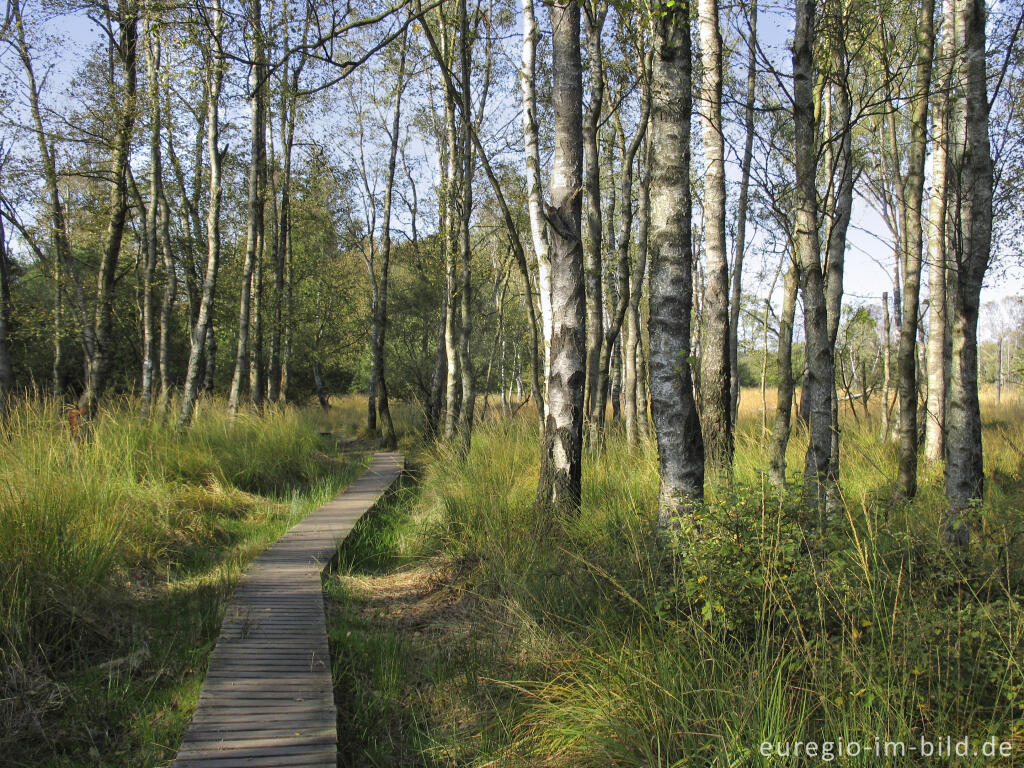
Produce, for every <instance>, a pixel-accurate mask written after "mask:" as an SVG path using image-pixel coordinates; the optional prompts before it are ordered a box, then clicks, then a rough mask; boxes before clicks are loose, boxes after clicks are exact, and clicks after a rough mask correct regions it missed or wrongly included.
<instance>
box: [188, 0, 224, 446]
mask: <svg viewBox="0 0 1024 768" xmlns="http://www.w3.org/2000/svg"><path fill="white" fill-rule="evenodd" d="M210 28H211V31H212V35H213V41H212V42H213V50H212V51H211V53H210V60H209V62H208V72H207V77H208V88H207V95H206V124H207V128H206V146H207V152H208V154H209V163H210V207H209V210H208V212H207V216H206V243H207V246H206V272H205V274H204V276H203V291H202V298H201V299H200V302H199V312H198V314H197V317H196V322H195V326H194V327H193V329H192V345H191V348H190V350H189V357H188V368H187V369H186V373H185V387H184V391H183V393H182V397H181V411H180V413H179V414H178V424H179V425H180V426H188V425H189V424H190V423H191V421H192V413H193V411H194V409H195V402H196V396H197V395H198V393H199V361H200V358H201V357H202V354H203V351H204V348H206V352H207V355H209V356H210V357H213V355H211V354H210V349H209V346H208V337H209V336H211V335H212V334H213V325H212V322H211V319H212V311H213V298H214V291H215V288H216V283H217V268H218V264H219V262H220V202H221V195H222V192H223V190H222V189H221V163H222V162H223V160H224V155H225V154H227V148H226V147H225V148H223V149H221V147H220V119H219V114H218V113H219V110H220V91H221V85H222V84H223V81H224V63H225V59H224V50H223V47H222V36H223V34H224V17H223V14H222V12H221V6H220V0H212V5H211V9H210ZM214 351H215V350H214ZM209 364H210V363H209V362H208V363H207V366H208V367H209Z"/></svg>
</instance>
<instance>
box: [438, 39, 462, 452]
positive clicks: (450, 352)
mask: <svg viewBox="0 0 1024 768" xmlns="http://www.w3.org/2000/svg"><path fill="white" fill-rule="evenodd" d="M442 39H444V40H445V41H447V35H446V34H445V33H444V32H443V30H442ZM445 47H446V50H444V51H443V52H442V55H443V57H444V60H445V61H446V62H450V61H451V60H452V52H451V46H450V45H448V44H447V42H446V45H445ZM449 68H450V64H449ZM455 100H456V94H455V91H454V89H453V88H452V87H451V86H450V85H448V84H447V83H446V86H445V95H444V114H445V140H446V150H447V154H446V159H447V167H448V171H447V184H446V186H445V188H444V189H443V190H442V197H443V205H444V209H445V219H444V254H445V282H446V287H445V290H446V298H445V300H446V302H447V309H446V311H445V326H444V348H445V354H446V355H447V358H448V359H447V381H446V385H445V415H444V436H445V439H446V440H451V439H452V438H454V437H455V433H456V431H457V429H458V424H459V420H460V411H461V404H462V403H461V401H462V387H461V380H462V368H461V366H460V364H459V363H460V360H459V335H460V334H459V314H458V310H457V307H456V303H455V302H456V299H457V298H458V293H459V290H458V271H457V258H458V253H459V232H460V228H459V222H458V213H457V211H458V195H459V190H460V183H461V182H460V180H461V176H462V175H461V169H460V164H459V162H458V159H459V158H458V126H457V124H456V115H455Z"/></svg>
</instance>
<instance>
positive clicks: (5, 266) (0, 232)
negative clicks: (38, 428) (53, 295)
mask: <svg viewBox="0 0 1024 768" xmlns="http://www.w3.org/2000/svg"><path fill="white" fill-rule="evenodd" d="M13 391H14V367H13V366H12V365H11V265H10V260H9V258H8V256H7V233H6V232H4V219H3V217H2V216H0V416H3V415H4V413H5V412H6V411H7V401H8V399H9V398H10V396H11V393H12V392H13Z"/></svg>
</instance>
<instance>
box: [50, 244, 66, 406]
mask: <svg viewBox="0 0 1024 768" xmlns="http://www.w3.org/2000/svg"><path fill="white" fill-rule="evenodd" d="M53 296H54V299H53V392H54V394H55V395H56V396H57V397H63V396H64V389H65V387H66V385H65V383H64V280H63V275H62V274H61V268H60V262H59V261H56V260H55V262H54V265H53Z"/></svg>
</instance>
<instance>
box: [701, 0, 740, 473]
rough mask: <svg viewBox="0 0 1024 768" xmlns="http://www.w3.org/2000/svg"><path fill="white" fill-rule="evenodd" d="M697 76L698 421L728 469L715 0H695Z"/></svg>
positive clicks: (718, 463) (709, 448)
mask: <svg viewBox="0 0 1024 768" xmlns="http://www.w3.org/2000/svg"><path fill="white" fill-rule="evenodd" d="M698 18H699V22H698V27H699V28H700V50H701V63H702V65H703V66H702V77H701V86H700V102H701V104H700V109H699V112H700V123H701V127H702V128H703V136H704V163H705V166H706V169H705V172H704V242H705V247H706V254H707V272H706V282H705V285H704V311H703V313H702V317H703V319H704V327H703V329H702V332H701V339H702V346H701V356H700V361H701V404H700V414H701V426H702V427H703V429H704V451H705V455H706V458H707V464H708V466H709V467H711V468H713V469H714V470H715V471H725V472H731V469H732V451H733V434H732V385H731V383H730V378H729V377H730V343H729V342H730V335H729V330H730V327H729V262H728V258H727V257H726V250H725V202H726V201H725V136H724V135H723V133H722V34H721V32H720V31H719V24H718V0H699V2H698Z"/></svg>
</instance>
